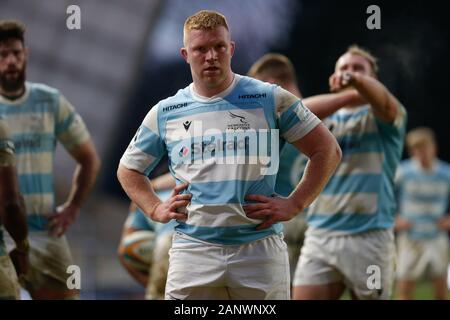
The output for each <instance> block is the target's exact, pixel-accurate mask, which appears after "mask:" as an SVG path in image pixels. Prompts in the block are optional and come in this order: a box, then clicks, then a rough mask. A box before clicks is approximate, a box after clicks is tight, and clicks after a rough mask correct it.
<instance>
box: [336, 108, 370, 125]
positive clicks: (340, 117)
mask: <svg viewBox="0 0 450 320" xmlns="http://www.w3.org/2000/svg"><path fill="white" fill-rule="evenodd" d="M369 108H370V107H364V108H362V110H360V111H358V112H355V113H335V114H333V115H332V116H331V118H333V120H335V121H340V122H347V121H349V120H353V119H358V118H363V117H365V116H366V115H367V113H368V111H369Z"/></svg>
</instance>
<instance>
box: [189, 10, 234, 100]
mask: <svg viewBox="0 0 450 320" xmlns="http://www.w3.org/2000/svg"><path fill="white" fill-rule="evenodd" d="M183 31H184V34H183V42H184V47H183V48H181V54H182V56H183V57H184V59H185V60H186V62H187V63H189V65H190V67H191V73H192V78H193V80H194V85H195V86H196V88H197V86H201V87H202V88H205V89H206V90H209V91H217V93H218V92H220V91H222V90H224V89H226V86H227V85H228V84H229V81H227V80H230V79H231V78H232V72H231V57H232V56H233V53H234V46H235V45H234V42H233V41H231V35H230V31H229V28H228V23H227V20H226V18H225V17H224V16H223V15H222V14H220V13H218V12H214V11H208V10H202V11H199V12H197V13H196V14H194V15H192V16H190V17H189V18H187V20H186V22H185V23H184V29H183Z"/></svg>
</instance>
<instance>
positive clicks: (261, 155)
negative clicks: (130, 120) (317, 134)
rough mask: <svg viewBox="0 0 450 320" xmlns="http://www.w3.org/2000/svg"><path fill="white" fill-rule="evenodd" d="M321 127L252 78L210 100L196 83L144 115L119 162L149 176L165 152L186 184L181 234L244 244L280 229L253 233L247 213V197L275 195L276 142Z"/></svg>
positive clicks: (296, 103)
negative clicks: (188, 200)
mask: <svg viewBox="0 0 450 320" xmlns="http://www.w3.org/2000/svg"><path fill="white" fill-rule="evenodd" d="M319 123H320V120H319V119H318V118H317V117H316V116H315V115H314V114H312V113H311V112H310V111H309V110H308V109H307V108H305V107H304V106H303V105H302V104H301V102H300V100H299V99H298V98H297V97H295V96H294V95H293V94H291V93H289V92H288V91H286V90H284V89H282V88H280V87H278V86H275V85H270V84H268V83H264V82H261V81H258V80H255V79H252V78H249V77H245V76H240V75H235V78H234V81H233V83H232V84H231V85H230V87H229V88H228V89H226V90H225V91H224V92H222V93H221V94H219V95H217V96H214V97H212V98H205V97H200V96H198V95H197V94H196V93H195V92H194V90H193V84H191V85H190V86H188V87H186V88H185V89H182V90H179V91H178V93H177V94H176V95H174V96H172V97H170V98H168V99H165V100H163V101H160V102H159V103H158V104H157V105H156V106H154V107H153V108H152V109H151V110H150V112H149V113H148V114H147V116H146V118H145V119H144V121H143V124H142V125H141V126H140V128H139V129H138V132H137V133H136V135H135V137H134V139H133V140H132V141H131V143H130V145H129V147H128V149H127V150H126V152H125V153H124V155H123V157H122V159H121V164H122V165H124V166H125V167H127V168H129V169H133V170H136V171H138V172H141V173H142V174H145V175H148V173H149V172H150V171H151V170H152V169H153V168H154V167H155V166H156V165H157V163H158V162H159V160H160V159H161V158H162V157H163V156H164V155H165V154H168V158H169V169H170V171H171V173H172V175H173V176H174V177H175V179H176V182H177V184H180V183H182V182H189V187H188V191H187V192H189V193H191V194H192V199H191V203H190V205H189V206H188V207H187V208H186V210H187V213H188V219H187V221H186V222H179V223H178V226H177V227H176V229H177V230H178V231H180V232H183V233H185V234H187V235H189V236H191V237H193V238H197V239H200V240H203V241H207V242H212V243H219V244H241V243H247V242H250V241H254V240H257V239H260V238H263V237H266V236H268V235H271V234H274V233H279V232H281V231H282V225H281V224H279V223H278V224H275V225H273V226H271V227H270V228H268V229H265V230H259V231H258V230H256V225H258V224H259V223H261V221H260V220H255V219H249V218H248V217H247V216H246V215H245V213H244V211H243V209H242V204H244V203H245V201H244V198H245V196H246V195H248V194H260V195H265V196H271V195H272V194H274V187H275V178H276V173H277V171H278V161H279V155H278V153H279V140H280V138H283V139H284V140H286V141H287V142H293V141H297V140H299V139H301V138H302V137H303V136H304V135H306V134H307V133H308V132H310V131H311V130H312V129H313V128H314V127H316V126H317V125H318V124H319Z"/></svg>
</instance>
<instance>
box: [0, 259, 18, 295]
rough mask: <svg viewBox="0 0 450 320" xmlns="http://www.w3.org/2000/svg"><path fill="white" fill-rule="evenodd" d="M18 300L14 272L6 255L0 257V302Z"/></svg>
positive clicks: (16, 281)
mask: <svg viewBox="0 0 450 320" xmlns="http://www.w3.org/2000/svg"><path fill="white" fill-rule="evenodd" d="M18 299H20V286H19V281H18V279H17V274H16V270H15V269H14V266H13V264H12V262H11V260H10V259H9V256H8V255H2V256H0V300H18Z"/></svg>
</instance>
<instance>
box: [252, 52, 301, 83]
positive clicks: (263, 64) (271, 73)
mask: <svg viewBox="0 0 450 320" xmlns="http://www.w3.org/2000/svg"><path fill="white" fill-rule="evenodd" d="M247 74H248V75H249V76H250V77H254V78H264V76H267V77H271V78H274V79H276V80H278V81H279V82H281V83H290V82H292V83H297V77H296V76H295V69H294V65H293V64H292V62H291V60H289V58H288V57H286V56H285V55H282V54H279V53H268V54H265V55H264V56H262V57H261V58H259V59H258V60H257V61H256V62H255V63H254V64H253V65H252V66H251V68H250V70H249V71H248V73H247Z"/></svg>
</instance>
